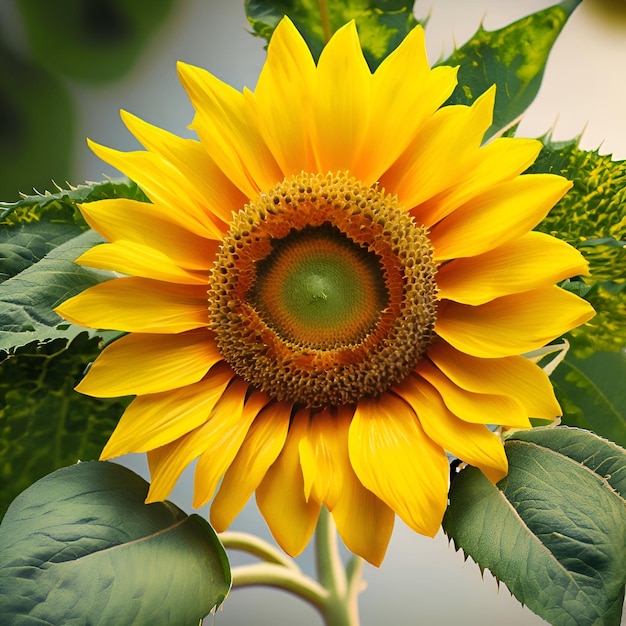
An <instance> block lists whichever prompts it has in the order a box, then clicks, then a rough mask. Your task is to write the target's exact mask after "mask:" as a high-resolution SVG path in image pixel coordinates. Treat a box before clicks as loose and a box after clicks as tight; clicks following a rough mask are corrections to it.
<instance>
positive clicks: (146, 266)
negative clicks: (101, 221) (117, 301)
mask: <svg viewBox="0 0 626 626" xmlns="http://www.w3.org/2000/svg"><path fill="white" fill-rule="evenodd" d="M76 263H78V264H80V265H88V266H89V267H97V268H98V269H101V270H110V271H114V272H120V273H122V274H130V275H132V276H140V277H142V278H153V279H154V280H164V281H166V282H169V283H180V284H183V285H205V286H206V284H207V282H208V273H207V272H203V273H192V272H188V271H186V270H184V269H182V268H180V267H179V266H178V265H176V263H174V262H173V261H172V260H171V259H170V258H169V256H167V254H164V253H163V252H160V251H159V250H155V249H154V248H149V247H148V246H145V245H144V244H141V243H134V242H132V241H121V240H120V241H116V242H115V243H103V244H100V245H98V246H94V247H93V248H90V249H89V250H87V252H85V253H84V254H82V255H81V256H79V257H78V258H77V259H76Z"/></svg>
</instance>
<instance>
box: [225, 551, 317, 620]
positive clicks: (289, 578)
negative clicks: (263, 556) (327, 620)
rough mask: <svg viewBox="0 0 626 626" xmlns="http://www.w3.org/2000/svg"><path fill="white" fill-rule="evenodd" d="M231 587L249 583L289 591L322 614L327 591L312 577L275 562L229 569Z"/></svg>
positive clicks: (245, 585)
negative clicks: (231, 578) (231, 580)
mask: <svg viewBox="0 0 626 626" xmlns="http://www.w3.org/2000/svg"><path fill="white" fill-rule="evenodd" d="M231 574H232V577H233V589H236V588H238V587H249V586H250V585H266V586H269V587H278V588H279V589H284V590H285V591H290V592H292V593H294V594H296V595H298V596H300V597H301V598H302V599H303V600H306V601H307V602H309V603H311V604H312V605H313V606H314V607H315V608H316V609H317V610H318V611H320V613H322V614H324V611H325V606H326V603H327V601H328V595H329V594H328V592H327V591H326V589H324V588H323V587H322V586H321V585H320V584H319V583H317V582H316V581H314V580H313V579H312V578H309V577H308V576H306V575H304V574H303V573H302V572H296V571H294V570H293V569H288V568H286V567H284V566H283V565H277V564H275V563H255V564H254V565H240V566H238V567H233V569H232V570H231Z"/></svg>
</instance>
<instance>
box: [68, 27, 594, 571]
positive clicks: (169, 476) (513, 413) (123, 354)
mask: <svg viewBox="0 0 626 626" xmlns="http://www.w3.org/2000/svg"><path fill="white" fill-rule="evenodd" d="M179 73H180V77H181V80H182V83H183V85H184V87H185V89H186V90H187V92H188V94H189V97H190V98H191V101H192V103H193V105H194V107H195V110H196V116H195V119H194V122H193V128H194V129H195V131H196V133H197V135H198V139H197V140H191V139H182V138H179V137H176V136H175V135H172V134H170V133H167V132H165V131H163V130H160V129H158V128H156V127H154V126H150V125H148V124H146V123H145V122H142V121H141V120H139V119H138V118H135V117H133V116H131V115H129V114H126V113H124V114H123V118H124V121H125V122H126V124H127V126H128V127H129V129H130V130H131V132H132V133H133V134H134V135H135V136H136V137H137V138H138V139H139V141H140V142H141V143H142V144H143V146H144V147H145V150H143V151H138V152H130V153H123V152H118V151H116V150H112V149H110V148H105V147H103V146H99V145H97V144H92V146H93V149H94V150H95V152H96V153H97V154H99V155H100V156H101V157H102V158H103V159H104V160H106V161H107V162H109V163H110V164H112V165H114V166H116V167H118V168H119V169H120V170H121V171H122V172H124V173H125V174H127V175H128V176H129V177H131V178H133V179H134V180H135V181H136V182H137V183H138V184H139V185H140V186H141V188H142V189H143V191H144V192H145V193H146V195H147V196H148V198H149V199H150V202H149V203H141V202H136V201H132V200H124V199H110V200H103V201H99V202H93V203H90V204H86V205H83V206H82V207H81V210H82V212H83V215H84V216H85V219H86V220H87V221H88V222H89V224H90V225H91V226H92V227H93V228H94V229H96V230H97V231H98V232H100V233H101V234H102V235H103V236H104V237H105V238H106V239H107V240H108V243H105V244H102V245H99V246H97V247H95V248H93V249H91V250H89V251H88V252H86V253H85V254H83V255H82V256H81V257H80V258H79V259H78V262H79V263H83V264H86V265H90V266H92V267H97V268H103V269H110V270H114V271H116V272H119V273H120V274H122V275H123V276H121V277H118V278H115V279H114V280H111V281H109V282H105V283H102V284H99V285H97V286H95V287H92V288H90V289H88V290H87V291H85V292H84V293H82V294H80V295H78V296H76V297H74V298H71V299H69V300H68V301H66V302H65V303H63V304H62V305H61V306H60V307H59V308H58V309H57V310H58V312H59V313H60V314H61V315H62V316H63V317H65V318H66V319H68V320H70V321H73V322H75V323H78V324H81V325H83V326H91V327H97V328H110V329H115V330H119V331H124V332H126V333H127V334H126V335H125V336H123V337H122V338H121V339H118V340H117V341H115V342H114V343H112V344H111V345H109V346H108V347H107V348H105V349H104V350H103V352H102V353H101V355H100V356H99V357H98V359H97V360H96V362H95V363H94V365H93V366H92V368H91V369H90V370H89V372H88V374H87V376H86V377H85V378H84V379H83V381H81V383H80V384H79V386H78V390H79V391H81V392H83V393H87V394H90V395H94V396H101V397H111V396H117V395H126V394H133V395H135V396H136V398H135V399H134V400H133V402H132V403H131V404H130V406H129V407H128V409H127V410H126V412H125V413H124V415H123V416H122V418H121V420H120V422H119V425H118V427H117V428H116V430H115V432H114V433H113V435H112V437H111V439H110V440H109V442H108V444H107V445H106V447H105V449H104V451H103V454H102V457H103V458H111V457H114V456H117V455H121V454H125V453H127V452H143V451H145V452H147V453H148V460H149V465H150V471H151V474H152V484H151V487H150V492H149V494H148V500H150V501H153V500H160V499H164V498H165V497H167V495H168V494H169V492H170V490H171V489H172V487H173V485H174V483H175V482H176V480H177V479H178V477H179V476H180V474H181V472H182V471H183V469H184V468H185V467H186V466H187V465H188V464H190V463H191V462H192V461H194V460H197V462H196V469H195V484H194V493H195V496H194V505H195V506H202V505H203V504H205V503H206V502H208V501H209V500H211V499H212V498H213V501H212V504H211V521H212V522H213V524H214V525H215V526H216V528H217V529H218V530H223V529H225V528H226V527H227V526H228V525H229V524H230V523H231V522H232V520H233V519H234V517H235V516H236V515H237V514H238V512H239V511H240V510H241V509H242V507H243V506H244V505H245V503H246V502H247V500H248V499H249V498H250V496H251V495H252V494H253V493H254V492H255V491H256V496H257V503H258V505H259V508H260V511H261V513H262V514H263V516H264V517H265V519H266V520H267V523H268V525H269V527H270V529H271V531H272V533H273V534H274V537H275V538H276V540H277V541H278V543H279V544H280V545H281V546H282V547H283V548H284V549H285V550H286V551H287V552H288V553H290V554H292V555H294V554H297V553H299V552H300V551H301V550H302V549H303V548H304V546H305V545H306V543H307V542H308V540H309V538H310V536H311V533H312V532H313V528H314V526H315V522H316V520H317V517H318V515H319V511H320V508H321V507H322V506H325V507H327V508H328V510H329V511H331V513H332V515H333V517H334V519H335V522H336V524H337V527H338V530H339V533H340V535H341V537H342V538H343V540H344V542H345V543H346V545H347V546H348V548H349V549H350V550H352V551H353V552H355V553H356V554H359V555H361V556H363V557H364V558H366V559H367V560H369V561H370V562H372V563H376V564H379V563H380V562H381V560H382V558H383V556H384V553H385V550H386V547H387V544H388V541H389V537H390V534H391V530H392V527H393V521H394V518H395V515H396V514H398V515H399V516H400V517H401V518H402V519H403V520H404V521H405V522H406V523H407V524H408V525H409V526H410V527H412V528H413V529H414V530H416V531H417V532H420V533H423V534H426V535H431V536H432V535H434V534H435V533H436V532H437V530H438V528H439V525H440V523H441V518H442V515H443V513H444V510H445V507H446V503H447V487H448V457H447V454H450V455H453V456H455V457H458V458H459V459H461V460H462V461H463V462H465V463H469V464H471V465H475V466H477V467H479V468H480V469H481V470H482V471H483V472H484V473H485V474H486V475H487V476H488V477H489V478H490V479H491V480H494V481H495V480H498V479H499V478H501V477H502V476H504V474H505V473H506V471H507V462H506V457H505V455H504V449H503V445H502V441H501V440H500V438H499V437H498V436H497V434H495V433H494V432H493V429H492V428H491V427H490V426H493V425H499V426H503V427H515V428H528V427H529V426H530V422H529V418H530V417H538V418H546V419H553V418H554V417H556V416H557V415H558V414H559V406H558V404H557V402H556V400H555V398H554V394H553V391H552V388H551V385H550V383H549V380H548V379H547V377H546V375H545V374H544V373H543V371H542V370H541V369H540V368H538V367H537V366H536V365H535V364H534V363H532V362H531V361H530V360H527V359H526V358H524V357H523V356H521V355H523V354H524V353H526V352H528V351H531V350H534V349H536V348H538V347H541V346H543V345H544V344H546V343H548V342H550V341H552V340H553V339H555V338H556V337H558V336H560V335H561V334H562V333H564V332H566V331H568V330H569V329H571V328H573V327H575V326H576V325H578V324H581V323H583V322H585V321H586V320H588V319H589V318H590V317H591V315H592V314H593V312H592V310H591V308H590V307H589V305H588V304H587V303H585V302H584V301H582V300H580V299H579V298H577V297H576V296H574V295H572V294H570V293H566V292H565V291H563V290H561V289H560V288H558V287H557V286H556V283H557V282H558V281H560V280H563V279H565V278H567V277H569V276H573V275H579V274H585V273H586V272H587V267H586V264H585V262H584V260H583V259H582V257H581V256H580V254H579V253H578V252H577V251H576V250H574V249H573V248H571V247H570V246H568V245H567V244H565V243H563V242H561V241H558V240H556V239H554V238H553V237H550V236H548V235H544V234H541V233H537V232H534V231H532V229H533V228H534V227H535V226H536V224H537V223H538V222H539V221H541V220H542V219H543V217H545V215H546V214H547V212H548V211H549V210H550V208H551V207H552V206H553V205H554V204H555V203H556V202H557V201H558V200H559V199H560V198H561V197H562V196H563V194H564V193H565V192H566V191H567V189H568V188H569V187H570V183H569V182H568V181H566V180H564V179H563V178H561V177H559V176H555V175H548V174H545V175H543V174H542V175H540V174H536V175H530V174H522V173H523V172H524V171H525V170H526V169H527V168H528V166H529V165H530V164H531V163H532V162H533V161H534V159H535V158H536V156H537V154H538V151H539V149H540V144H539V142H537V141H534V140H526V139H512V138H500V139H496V140H494V141H492V142H491V143H489V144H487V145H483V144H482V138H483V135H484V133H485V131H486V130H487V128H488V127H489V126H490V124H491V120H492V111H493V104H494V90H493V89H491V90H489V91H487V92H486V93H485V94H483V95H482V96H481V97H479V98H478V99H477V100H476V101H475V102H474V104H473V105H472V106H469V107H468V106H443V103H444V102H445V101H446V100H447V98H448V97H449V95H450V94H451V93H452V90H453V89H454V87H455V84H456V70H455V69H454V68H449V67H438V68H435V69H430V67H429V65H428V62H427V58H426V53H425V48H424V36H423V31H422V29H421V28H420V27H417V28H415V29H414V30H413V31H412V32H411V33H410V34H409V35H408V36H407V37H406V39H405V40H404V41H403V43H402V44H401V45H400V46H399V47H398V48H397V49H396V50H395V51H394V52H393V53H392V54H390V55H389V57H388V58H387V59H386V60H385V61H384V62H383V63H381V65H380V66H379V67H378V69H377V70H376V71H375V72H374V73H372V72H371V71H370V70H369V68H368V67H367V64H366V63H365V60H364V58H363V54H362V51H361V47H360V44H359V40H358V36H357V32H356V28H355V26H354V23H350V24H347V25H346V26H345V27H343V28H341V29H340V30H339V31H337V33H335V35H334V36H333V37H332V39H331V40H330V41H329V43H328V44H327V46H326V47H325V49H324V51H323V52H322V54H321V56H320V59H319V62H318V63H317V64H316V63H315V62H314V60H313V59H312V57H311V54H310V52H309V50H308V48H307V46H306V44H305V42H304V40H303V39H302V37H301V36H300V35H299V33H298V32H297V30H296V29H295V27H294V26H293V24H292V23H291V22H290V21H289V19H287V18H285V19H283V20H282V21H281V23H280V24H279V25H278V27H277V28H276V31H275V33H274V35H273V37H272V40H271V42H270V45H269V48H268V55H267V60H266V63H265V66H264V68H263V70H262V72H261V75H260V77H259V82H258V84H257V87H256V89H255V90H254V91H249V90H244V92H243V93H241V92H239V91H236V90H235V89H232V88H231V87H229V86H227V85H226V84H224V83H222V82H220V81H219V80H218V79H217V78H215V77H214V76H212V75H211V74H209V73H208V72H205V71H204V70H201V69H198V68H195V67H191V66H188V65H185V64H180V65H179ZM220 481H221V484H220ZM218 485H219V490H218V489H217V488H218ZM216 491H217V493H215V492H216Z"/></svg>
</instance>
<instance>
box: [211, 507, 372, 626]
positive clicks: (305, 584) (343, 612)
mask: <svg viewBox="0 0 626 626" xmlns="http://www.w3.org/2000/svg"><path fill="white" fill-rule="evenodd" d="M220 540H221V541H222V543H223V544H224V547H225V548H227V549H230V550H240V551H243V552H247V553H248V554H251V555H252V556H255V557H257V558H259V559H262V560H263V561H264V562H263V563H255V564H252V565H241V566H238V567H233V569H232V570H231V574H232V579H233V584H232V586H233V589H237V588H240V587H249V586H251V585H265V586H268V587H276V588H278V589H283V590H284V591H289V592H291V593H293V594H295V595H297V596H300V598H302V599H303V600H306V601H307V602H309V603H310V604H311V605H313V606H314V607H315V608H316V609H317V610H318V611H319V612H320V613H321V615H322V617H323V618H324V621H325V622H326V626H359V607H358V604H357V598H358V594H359V592H360V591H361V588H362V585H361V570H362V567H363V561H362V560H361V559H360V558H359V557H356V556H355V557H354V558H353V559H352V560H351V561H350V562H349V563H348V567H347V569H345V568H344V565H343V562H342V560H341V557H340V555H339V546H338V544H337V531H336V528H335V523H334V521H333V518H332V517H331V515H330V513H329V512H328V511H327V510H326V508H324V507H322V510H321V513H320V517H319V521H318V524H317V530H316V533H315V545H316V565H317V576H318V579H319V582H317V581H316V580H313V579H312V578H310V577H309V576H306V575H305V574H304V573H303V572H302V570H301V569H300V568H299V567H298V565H297V564H296V563H295V561H294V560H293V559H291V558H289V557H288V556H285V555H284V554H283V553H282V552H281V551H280V550H278V549H276V548H275V547H274V546H272V545H271V544H269V543H267V542H266V541H264V540H263V539H260V538H259V537H256V536H254V535H249V534H248V533H241V532H234V531H229V532H224V533H221V534H220Z"/></svg>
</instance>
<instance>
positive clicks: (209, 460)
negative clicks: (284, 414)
mask: <svg viewBox="0 0 626 626" xmlns="http://www.w3.org/2000/svg"><path fill="white" fill-rule="evenodd" d="M235 384H236V383H233V385H232V388H233V396H234V391H235V390H234V388H235ZM237 384H239V390H238V394H239V397H236V396H235V397H233V399H230V396H229V394H228V392H229V391H230V388H229V389H228V391H227V393H226V394H224V398H223V399H222V400H221V404H218V406H217V407H216V408H215V409H214V410H213V414H212V415H211V418H210V419H209V421H208V422H207V423H206V424H205V425H204V426H201V427H200V428H199V429H197V430H196V431H195V432H194V433H193V435H192V436H191V437H190V439H194V440H196V441H195V442H194V445H202V446H204V449H205V450H206V452H204V453H202V455H201V456H200V458H199V459H198V463H197V465H196V473H195V476H194V485H195V489H194V498H193V506H194V507H195V508H200V507H201V506H204V505H205V504H206V503H207V502H208V501H209V500H210V499H211V498H212V497H213V494H214V493H215V489H216V487H217V484H218V482H219V480H220V478H221V477H222V476H223V475H224V472H226V470H227V469H228V468H229V467H230V464H231V463H232V462H233V459H234V458H235V456H236V454H237V452H239V449H240V448H241V445H242V443H243V441H244V439H245V437H246V435H247V434H248V430H249V429H250V425H251V424H252V423H253V421H254V420H255V419H256V417H257V415H258V414H259V411H261V409H263V407H264V406H265V405H266V404H267V403H268V402H269V400H270V399H269V397H268V396H267V395H265V394H264V393H261V392H256V393H253V394H252V395H251V396H250V397H249V398H248V399H247V400H246V402H245V404H244V405H243V410H241V409H240V403H241V402H242V401H243V398H245V394H246V392H247V390H248V386H247V384H246V383H245V382H244V381H243V380H241V381H237ZM229 401H230V404H227V402H229ZM190 445H191V444H190Z"/></svg>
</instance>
